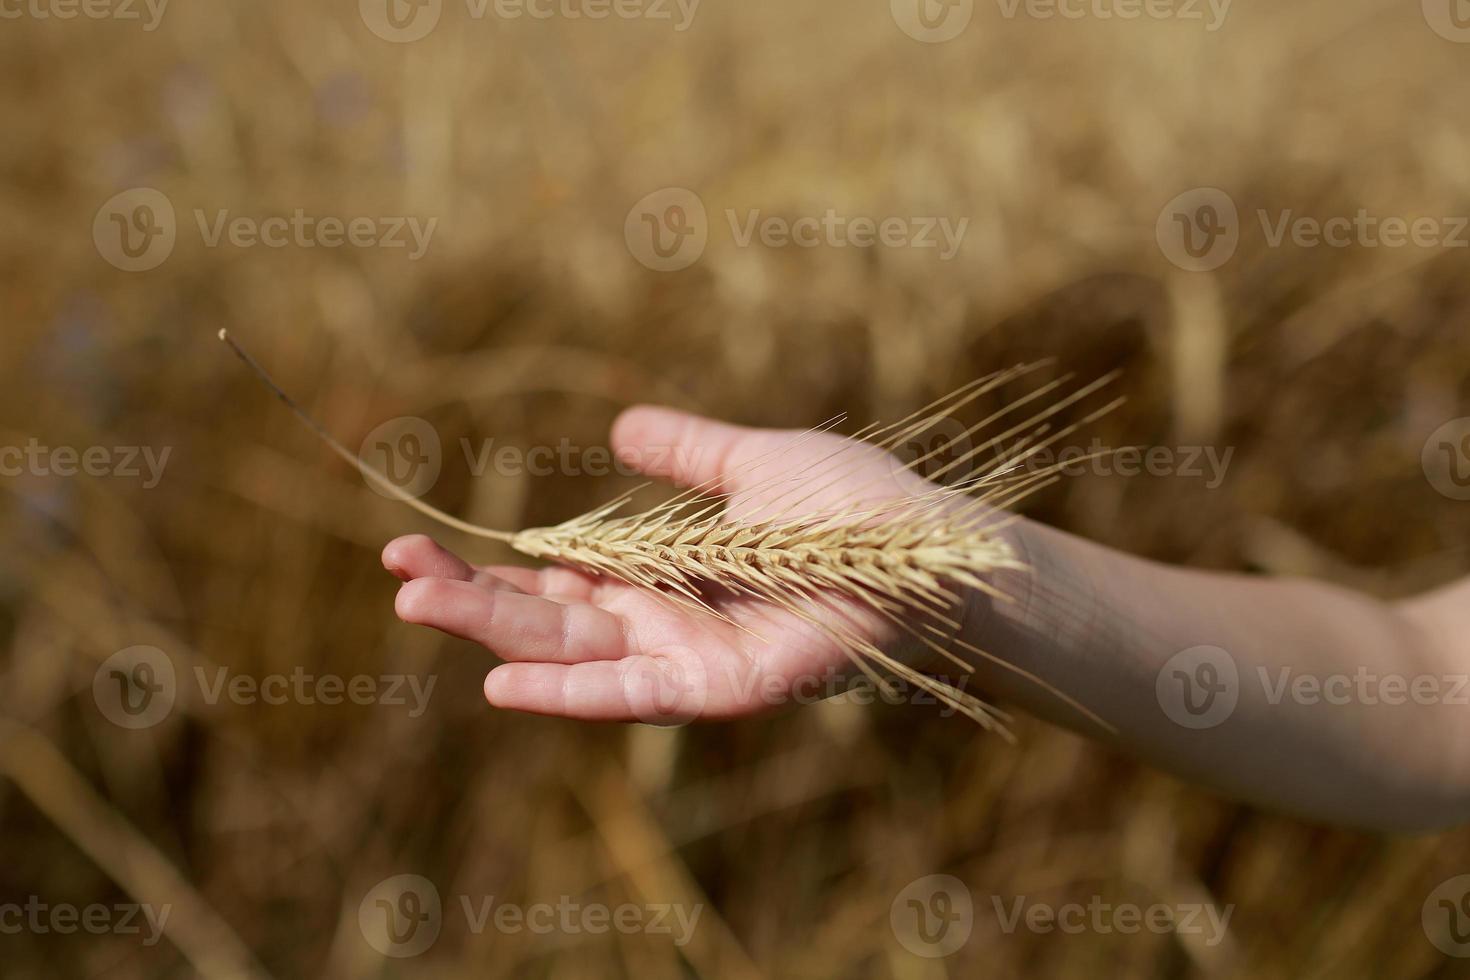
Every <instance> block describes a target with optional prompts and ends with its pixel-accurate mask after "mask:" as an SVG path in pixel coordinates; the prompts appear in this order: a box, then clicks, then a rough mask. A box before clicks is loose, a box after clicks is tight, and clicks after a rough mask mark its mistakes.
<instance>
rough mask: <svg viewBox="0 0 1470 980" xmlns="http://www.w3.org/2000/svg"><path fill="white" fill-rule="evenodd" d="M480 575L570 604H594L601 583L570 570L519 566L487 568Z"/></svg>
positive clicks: (489, 566)
mask: <svg viewBox="0 0 1470 980" xmlns="http://www.w3.org/2000/svg"><path fill="white" fill-rule="evenodd" d="M480 574H481V575H493V576H495V577H496V578H498V579H500V580H501V581H503V582H506V583H507V584H509V585H512V586H514V587H516V588H517V589H520V590H521V591H522V592H527V593H529V594H531V595H539V596H544V597H545V598H547V599H556V600H558V601H571V602H591V601H592V600H593V598H594V597H595V596H596V594H597V587H598V585H599V584H600V582H599V580H598V579H597V578H596V577H595V576H592V575H586V574H583V573H582V572H578V571H575V570H573V569H570V568H556V567H553V568H542V569H535V568H523V567H521V566H519V565H487V566H485V567H484V568H482V569H480Z"/></svg>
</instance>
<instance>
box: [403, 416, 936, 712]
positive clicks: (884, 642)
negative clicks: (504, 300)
mask: <svg viewBox="0 0 1470 980" xmlns="http://www.w3.org/2000/svg"><path fill="white" fill-rule="evenodd" d="M799 436H801V434H800V433H793V432H782V431H775V430H758V429H746V428H741V427H738V426H732V425H727V424H724V423H721V422H715V421H711V420H708V419H703V418H699V417H696V416H692V415H685V414H683V413H679V412H674V411H671V410H668V409H657V408H637V409H632V410H630V411H628V412H626V413H624V414H623V416H622V417H621V418H620V419H619V420H618V422H617V424H616V425H615V426H614V429H613V436H612V442H613V450H614V452H616V453H617V454H618V455H619V458H620V459H627V460H630V461H640V460H641V461H643V463H642V464H641V465H640V467H639V468H640V469H641V470H642V471H643V472H644V473H645V474H647V475H648V476H652V477H659V478H663V479H669V480H672V481H673V482H675V483H677V484H679V485H681V486H700V487H705V486H706V485H712V486H710V488H711V489H718V490H719V491H720V492H724V493H733V494H737V495H738V494H740V493H741V491H748V490H750V489H752V488H753V487H756V486H758V485H759V484H760V483H761V482H762V481H764V480H767V479H769V478H770V477H772V476H774V475H777V474H798V473H800V474H806V473H810V475H809V476H806V477H805V479H806V480H807V482H808V483H809V484H810V485H809V487H806V488H805V492H808V493H811V497H810V499H802V500H801V502H800V504H799V506H797V507H795V508H794V510H796V511H799V512H812V511H818V510H822V509H824V508H828V509H830V508H832V507H833V506H834V505H837V504H842V503H850V502H852V501H853V500H855V499H856V500H878V499H887V498H894V497H899V496H902V495H904V494H908V493H913V492H914V491H916V490H922V489H923V488H924V487H925V486H927V484H925V483H924V482H923V481H922V480H920V479H918V478H917V477H915V476H913V475H912V474H910V473H908V472H907V471H905V470H903V468H902V464H900V463H898V462H896V461H895V460H894V459H893V457H891V456H889V455H888V454H886V453H883V452H880V451H878V450H876V449H872V448H870V447H865V446H861V445H857V444H854V443H852V441H851V440H847V439H843V438H841V437H839V436H835V435H829V434H813V435H808V436H805V437H802V438H800V439H798V437H799ZM839 449H842V450H845V451H844V453H843V457H842V465H841V467H840V469H841V478H840V479H839V480H838V482H836V483H831V485H828V484H829V482H830V481H831V480H832V478H833V475H834V473H833V471H834V469H837V467H834V466H832V465H825V466H824V465H822V464H824V463H825V462H826V461H828V460H830V459H831V457H832V456H833V453H834V452H835V451H837V450H839ZM773 453H774V454H775V455H774V456H772V454H773ZM753 462H754V463H755V465H751V464H752V463H753ZM808 467H812V468H811V469H810V470H808ZM795 489H796V488H795V487H794V485H791V484H789V483H788V484H785V485H783V486H782V487H781V490H780V491H778V492H766V493H765V494H764V496H762V495H761V494H756V495H753V496H752V495H749V494H745V495H740V496H738V497H737V498H736V499H735V500H734V501H733V502H732V504H731V507H730V511H729V516H731V517H741V516H745V517H750V516H752V515H754V514H756V513H758V512H759V509H760V508H761V506H762V504H767V505H769V504H770V503H771V499H770V498H771V497H772V496H776V495H778V493H779V494H781V495H783V496H781V500H782V502H783V504H785V503H789V502H792V501H794V500H796V499H797V498H801V497H802V496H803V494H802V493H800V492H795V493H794V492H792V491H793V490H795ZM765 516H769V511H767V512H765ZM383 564H384V566H385V567H386V568H387V569H388V570H389V571H391V572H393V574H395V575H397V576H398V577H399V578H401V579H403V580H404V582H405V584H404V585H403V587H402V588H401V589H400V590H399V592H398V598H397V601H396V602H395V608H396V610H397V612H398V615H399V617H400V618H402V619H403V620H404V621H405V622H410V623H418V624H421V625H424V626H432V627H434V628H435V629H439V630H443V631H444V632H446V633H450V634H452V635H454V636H458V637H462V638H464V639H467V640H473V641H474V642H476V643H479V644H481V645H482V646H484V647H485V648H486V649H488V650H490V651H492V652H494V653H495V654H496V655H497V656H499V657H501V658H502V659H504V660H506V661H509V662H508V663H506V664H505V665H503V666H500V667H497V668H495V669H494V670H492V671H491V672H490V674H489V676H488V677H487V678H486V679H485V697H486V698H487V699H488V700H489V701H490V703H491V704H492V705H495V706H496V707H500V708H511V709H514V710H517V711H530V712H535V713H537V714H547V715H559V716H562V717H566V718H578V719H584V720H595V721H644V722H651V723H665V724H667V723H676V722H683V721H689V720H692V719H694V718H697V717H702V718H712V719H713V718H735V717H740V716H742V715H749V714H753V713H756V712H758V711H761V710H763V709H766V708H768V707H773V706H775V705H779V704H783V703H786V702H788V701H790V700H792V699H801V700H811V699H815V698H818V697H822V696H827V695H832V694H836V693H838V692H839V691H840V690H841V689H842V682H843V680H844V679H846V678H848V677H849V676H850V675H851V674H852V673H853V672H854V671H855V669H856V668H855V666H854V664H853V662H852V660H851V658H850V657H849V655H848V654H847V653H845V652H844V651H843V650H842V648H841V647H839V646H838V645H837V643H835V642H834V641H833V640H832V639H831V638H830V637H829V636H828V635H827V634H826V633H825V632H824V631H823V630H822V629H821V628H819V627H817V626H815V625H813V624H811V623H808V622H805V621H803V620H802V619H801V618H800V617H799V616H796V615H794V614H792V613H791V612H788V611H786V610H782V609H780V608H778V607H775V606H773V605H771V604H769V603H764V602H760V601H757V600H755V599H751V598H749V597H745V596H738V595H734V594H728V593H726V594H723V595H715V594H711V595H709V597H708V598H709V601H710V602H711V604H712V605H714V606H715V608H717V609H718V610H719V611H720V612H721V613H722V614H723V615H724V616H726V617H728V619H729V620H730V622H725V621H722V620H721V619H719V618H717V617H715V616H713V615H710V614H709V613H707V612H704V611H701V610H697V609H689V608H686V607H683V606H680V605H677V604H675V603H673V602H671V601H670V600H669V599H668V598H666V597H660V596H658V595H655V594H651V593H650V592H649V591H648V590H646V589H641V588H636V587H633V586H629V585H625V584H623V583H621V582H618V581H616V580H613V579H608V578H599V577H595V576H590V575H586V574H583V573H581V572H577V571H573V570H569V569H565V568H550V569H546V570H542V571H534V570H531V569H526V568H518V567H513V566H495V567H486V568H476V567H473V566H471V565H469V564H467V563H466V562H465V561H463V560H462V559H460V558H459V557H457V556H456V555H454V554H452V553H450V552H449V551H446V550H445V549H443V548H441V547H440V546H439V545H437V544H436V543H434V542H433V541H432V540H430V539H429V538H427V537H424V536H422V535H414V536H409V537H403V538H399V539H397V540H395V541H393V542H391V543H390V544H389V545H388V546H387V547H386V548H385V549H384V550H383ZM832 601H833V602H836V601H838V600H832ZM811 612H812V613H814V614H815V615H817V616H819V617H823V618H835V617H838V616H840V617H841V618H842V621H843V626H844V628H847V629H854V628H856V630H857V631H858V632H859V634H860V635H862V636H863V637H864V638H865V639H867V640H869V641H870V642H872V643H873V644H874V645H875V646H878V647H879V648H881V649H884V650H885V651H888V652H891V653H893V654H895V655H896V656H899V657H900V658H901V659H902V658H909V659H913V658H915V657H917V656H918V655H919V651H918V650H917V649H916V648H918V647H919V646H920V645H919V644H917V643H915V642H913V641H911V640H908V638H907V637H906V635H905V634H903V632H902V631H901V630H899V629H897V628H895V627H894V626H893V624H891V623H889V622H887V621H884V620H882V619H881V618H879V617H878V616H876V615H875V614H873V613H871V612H870V611H868V610H866V609H863V608H860V607H857V606H856V605H855V604H853V603H850V602H849V603H846V605H845V606H844V607H836V606H830V605H829V606H827V607H816V606H814V607H813V608H812V610H811ZM955 672H956V671H955V670H954V669H951V673H955Z"/></svg>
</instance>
